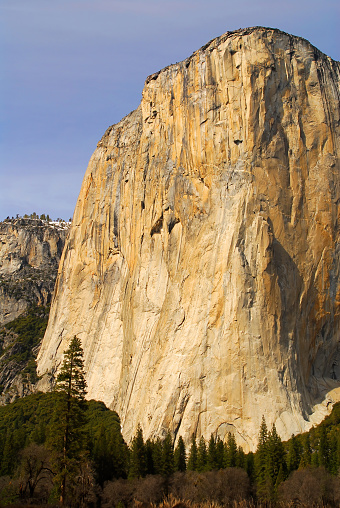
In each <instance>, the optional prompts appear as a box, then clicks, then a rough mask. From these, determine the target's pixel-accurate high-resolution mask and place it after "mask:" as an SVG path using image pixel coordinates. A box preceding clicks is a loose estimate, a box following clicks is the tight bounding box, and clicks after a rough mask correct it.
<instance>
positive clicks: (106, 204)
mask: <svg viewBox="0 0 340 508" xmlns="http://www.w3.org/2000/svg"><path fill="white" fill-rule="evenodd" d="M339 77H340V66H339V63H338V62H335V61H333V60H332V59H331V58H329V57H327V56H326V55H324V54H322V53H321V52H320V51H318V50H317V49H316V48H315V47H313V46H312V45H311V44H310V43H309V42H308V41H306V40H304V39H301V38H298V37H294V36H291V35H288V34H286V33H284V32H281V31H279V30H274V29H269V28H268V29H267V28H262V27H255V28H249V29H243V30H238V31H236V32H228V33H226V34H224V35H222V36H221V37H218V38H216V39H214V40H213V41H211V42H209V43H208V44H206V45H205V46H204V47H202V48H201V49H200V50H198V51H196V52H195V53H194V54H193V55H192V56H191V57H190V58H188V59H187V60H185V61H183V62H180V63H178V64H175V65H171V66H169V67H167V68H165V69H163V70H162V71H160V72H158V73H156V74H153V75H151V76H149V77H148V78H147V80H146V82H145V86H144V90H143V96H142V101H141V104H140V106H139V107H138V108H137V109H136V110H135V111H133V112H132V113H130V114H129V115H128V116H126V117H125V118H123V119H122V120H121V121H120V122H119V123H118V124H116V125H113V126H112V127H110V128H109V129H108V130H107V131H106V132H105V134H104V136H103V137H102V139H101V140H100V142H99V143H98V146H97V149H96V150H95V152H94V154H93V156H92V158H91V160H90V162H89V166H88V169H87V172H86V174H85V177H84V181H83V184H82V188H81V192H80V195H79V199H78V202H77V206H76V210H75V214H74V219H73V223H72V227H71V230H70V235H69V238H68V240H67V242H66V246H65V249H64V252H63V255H62V259H61V264H60V268H59V272H58V278H57V282H56V291H55V296H54V299H53V302H52V307H51V313H50V319H49V324H48V327H47V331H46V334H45V337H44V340H43V343H42V347H41V349H40V352H39V356H38V371H39V374H41V375H42V374H44V373H50V374H51V373H52V374H53V373H54V372H55V371H56V369H57V368H58V366H59V365H60V362H61V361H62V354H63V351H64V350H65V349H66V348H67V346H68V343H69V341H70V339H71V338H72V337H73V335H74V334H77V335H78V336H79V337H80V338H81V340H82V344H83V347H84V355H85V368H86V371H87V381H88V387H89V393H88V396H89V397H90V398H96V399H101V400H103V401H104V402H105V403H106V404H107V405H109V406H110V407H111V408H113V409H115V410H116V411H117V412H118V414H119V415H120V417H121V421H122V430H123V434H124V436H125V437H126V438H127V439H129V438H131V437H132V436H133V435H134V433H135V430H136V426H137V424H138V423H139V422H140V423H141V425H142V428H143V430H144V435H145V436H146V437H148V436H155V435H160V434H162V433H164V432H165V430H166V429H170V430H171V431H172V433H173V435H174V436H178V435H182V436H183V437H184V438H185V439H186V440H188V439H189V438H190V436H191V434H192V433H193V432H194V433H196V435H197V436H200V435H204V436H205V437H206V438H208V437H209V436H210V434H211V433H212V432H213V433H215V434H218V435H220V436H221V437H222V438H224V437H225V435H226V433H227V432H228V431H231V432H233V433H234V434H235V436H236V439H237V441H238V443H239V444H241V445H243V446H244V448H245V449H246V450H247V449H251V448H253V447H254V445H255V444H256V438H257V432H258V428H259V424H260V420H261V417H262V415H263V414H264V415H265V416H266V419H267V423H268V424H271V423H273V422H275V424H276V426H277V429H278V432H279V433H280V435H281V437H283V438H288V437H290V435H291V434H292V433H298V432H301V431H304V430H306V429H307V428H309V427H310V426H311V425H312V423H313V422H317V421H320V420H321V419H322V417H323V416H324V414H325V413H326V412H327V406H329V407H330V406H331V404H332V402H333V401H334V400H336V399H337V397H338V394H339V387H340V383H339V379H340V365H339V361H340V352H339V310H340V308H339V305H340V287H339V270H340V259H339V252H340V245H339V204H340V165H339V150H340V110H339V99H340V88H339Z"/></svg>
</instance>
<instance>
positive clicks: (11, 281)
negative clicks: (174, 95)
mask: <svg viewBox="0 0 340 508" xmlns="http://www.w3.org/2000/svg"><path fill="white" fill-rule="evenodd" d="M68 229H69V225H68V223H54V222H47V221H43V220H39V219H38V220H37V219H22V218H19V219H7V220H5V221H3V222H0V326H1V325H3V324H6V323H9V322H10V321H13V320H14V319H16V318H17V317H19V316H20V315H21V314H23V312H25V310H26V309H27V308H28V307H30V306H31V305H34V304H36V305H47V304H49V303H50V301H51V298H52V293H53V290H54V284H55V280H56V276H57V271H58V264H59V261H60V257H61V253H62V251H63V248H64V244H65V239H66V236H67V233H68Z"/></svg>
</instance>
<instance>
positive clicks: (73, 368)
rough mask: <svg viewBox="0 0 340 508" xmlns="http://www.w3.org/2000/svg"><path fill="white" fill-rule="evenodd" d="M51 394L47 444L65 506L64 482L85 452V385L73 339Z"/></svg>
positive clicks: (79, 350)
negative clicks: (53, 405) (52, 403)
mask: <svg viewBox="0 0 340 508" xmlns="http://www.w3.org/2000/svg"><path fill="white" fill-rule="evenodd" d="M55 391H56V392H57V394H58V397H57V403H56V409H55V414H54V418H53V425H52V428H51V436H50V440H49V443H50V446H51V448H52V450H53V452H54V466H55V468H56V470H57V475H56V477H55V483H56V486H57V489H58V491H59V493H60V503H61V504H65V502H66V487H67V482H69V483H71V482H72V480H73V478H74V476H75V474H76V471H77V467H78V466H79V463H80V460H81V456H82V453H83V452H84V449H85V442H84V432H83V427H84V424H85V411H86V404H85V395H86V381H85V372H84V360H83V350H82V347H81V342H80V339H79V338H78V337H76V336H74V338H73V339H72V340H71V342H70V345H69V347H68V349H67V350H66V351H65V353H64V361H63V364H62V367H61V369H60V371H59V374H58V376H57V380H56V385H55Z"/></svg>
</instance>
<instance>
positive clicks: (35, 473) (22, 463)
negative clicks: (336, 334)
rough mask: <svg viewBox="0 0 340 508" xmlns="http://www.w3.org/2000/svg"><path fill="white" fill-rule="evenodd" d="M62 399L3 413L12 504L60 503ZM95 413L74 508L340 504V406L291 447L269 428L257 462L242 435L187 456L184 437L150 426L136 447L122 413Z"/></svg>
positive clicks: (5, 477)
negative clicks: (125, 433) (56, 443)
mask: <svg viewBox="0 0 340 508" xmlns="http://www.w3.org/2000/svg"><path fill="white" fill-rule="evenodd" d="M57 397H58V394H57V393H46V394H43V393H38V394H34V395H30V396H28V397H26V398H23V399H19V400H17V401H16V402H14V403H12V404H10V405H8V406H3V407H0V459H1V461H0V463H1V469H0V475H1V478H0V491H1V493H0V496H1V497H0V500H2V502H3V503H4V504H11V503H18V502H19V501H22V502H23V503H25V502H28V501H29V500H31V501H35V502H39V503H41V502H44V503H47V502H48V501H50V502H53V501H54V502H56V490H55V485H54V471H53V467H52V462H53V461H52V454H51V449H50V447H49V444H50V442H51V439H52V437H53V433H54V432H55V422H54V421H53V415H54V414H55V411H54V409H55V407H56V405H57ZM85 415H86V419H85V423H84V426H83V437H84V440H83V443H84V447H83V449H82V450H81V460H80V462H79V463H78V466H77V467H78V471H77V472H76V474H75V475H74V477H73V482H72V484H70V485H69V487H68V488H69V490H70V491H72V499H73V501H72V503H73V504H72V506H85V505H88V506H95V505H101V506H103V507H105V506H107V507H108V506H116V505H118V503H121V504H120V505H119V506H122V505H124V506H131V505H132V503H133V500H134V499H135V500H136V499H137V500H139V501H140V502H144V503H151V502H153V503H159V502H161V500H162V499H163V498H169V496H170V499H171V496H172V497H173V499H175V498H176V499H182V500H184V501H186V502H188V503H189V502H191V503H202V502H203V501H206V500H210V501H211V502H212V501H214V502H215V503H219V504H221V505H224V506H228V503H232V502H241V500H244V502H245V501H247V502H249V503H255V501H257V502H258V503H261V502H268V501H271V502H272V503H273V502H284V501H285V502H287V503H288V502H293V501H294V500H295V501H294V502H298V501H299V502H300V504H301V505H302V503H305V505H306V506H313V503H314V505H315V506H318V505H320V506H322V503H323V504H324V505H327V504H328V505H329V506H339V502H340V486H339V479H338V477H337V476H336V475H337V474H338V472H339V463H340V462H339V456H340V449H339V424H340V404H336V405H335V406H334V409H333V412H332V414H331V415H330V416H329V417H328V418H326V420H325V421H324V422H323V423H322V424H321V425H319V426H318V427H316V428H314V429H312V431H310V432H309V433H306V434H303V435H300V436H295V437H293V438H292V439H290V440H289V441H288V442H287V443H282V442H281V440H280V438H279V436H278V434H277V432H276V430H275V426H273V427H272V429H271V430H270V431H268V429H267V426H266V423H265V421H264V420H263V421H262V425H261V429H260V432H259V444H258V448H257V451H256V453H248V454H245V453H244V452H243V450H242V448H241V447H238V446H237V445H236V442H235V438H234V436H233V435H232V434H228V438H227V440H226V442H225V443H224V442H223V441H222V440H220V439H219V438H217V439H216V438H215V437H214V436H211V438H210V440H209V441H208V442H206V441H205V440H204V439H203V438H200V439H199V440H198V441H197V440H195V439H194V437H193V438H192V440H191V444H190V446H189V449H188V450H186V447H185V444H184V442H183V440H182V438H181V437H180V438H179V439H178V440H177V443H176V446H175V447H174V445H173V440H172V438H171V435H170V434H167V435H166V436H165V437H164V438H163V439H160V438H158V439H156V440H150V439H148V440H146V441H144V439H143V433H142V429H141V428H140V427H139V428H138V430H137V433H136V436H135V437H134V439H133V441H132V443H131V445H130V447H128V446H127V444H126V443H125V442H124V440H123V437H122V435H121V432H120V421H119V418H118V415H117V414H116V413H115V412H114V411H110V410H109V409H107V408H106V407H105V405H104V404H103V403H101V402H96V401H88V402H86V408H85ZM169 502H170V501H169ZM70 506H71V504H70ZM244 506H246V505H244ZM249 506H250V505H249Z"/></svg>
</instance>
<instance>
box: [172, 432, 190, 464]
mask: <svg viewBox="0 0 340 508" xmlns="http://www.w3.org/2000/svg"><path fill="white" fill-rule="evenodd" d="M174 460H175V471H185V470H186V468H187V466H186V452H185V444H184V441H183V438H182V436H179V438H178V442H177V446H176V448H175V452H174Z"/></svg>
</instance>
